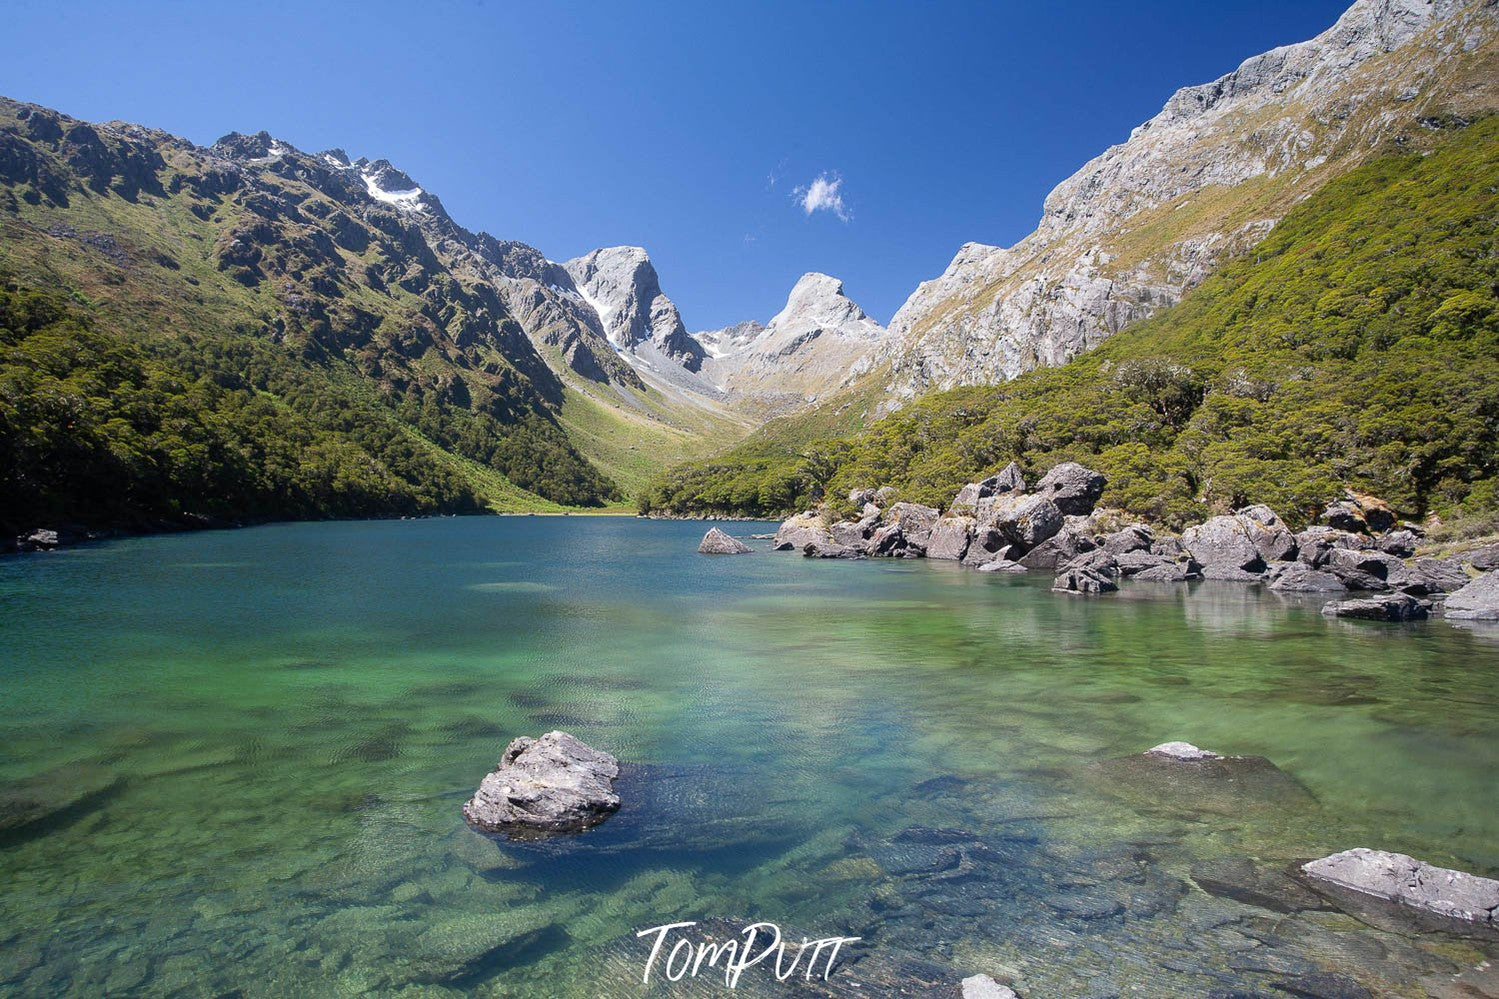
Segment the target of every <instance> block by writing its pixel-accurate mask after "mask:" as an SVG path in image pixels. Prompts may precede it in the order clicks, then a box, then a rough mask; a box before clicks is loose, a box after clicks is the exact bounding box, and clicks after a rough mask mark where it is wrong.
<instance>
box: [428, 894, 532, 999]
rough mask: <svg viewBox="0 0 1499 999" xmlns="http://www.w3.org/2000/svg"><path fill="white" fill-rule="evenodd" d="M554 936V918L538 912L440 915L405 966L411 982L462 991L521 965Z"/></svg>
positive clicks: (519, 909) (522, 909) (520, 909)
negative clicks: (482, 980)
mask: <svg viewBox="0 0 1499 999" xmlns="http://www.w3.org/2000/svg"><path fill="white" fill-rule="evenodd" d="M555 932H559V929H558V927H556V926H555V925H554V923H553V921H552V917H551V916H550V915H549V914H547V913H546V912H545V911H544V910H543V909H541V907H539V906H536V907H517V908H510V909H507V910H506V911H504V912H477V913H463V914H461V915H457V916H448V917H446V918H443V917H442V916H440V915H439V916H438V918H436V920H435V921H432V922H430V923H427V924H426V928H425V929H423V930H422V932H421V933H419V934H418V935H417V936H416V937H415V939H414V940H412V941H411V942H410V944H409V951H408V954H407V961H408V963H409V965H410V968H411V974H412V978H413V980H414V981H418V982H432V983H436V984H442V985H449V986H455V987H463V986H467V985H472V984H473V983H474V981H475V980H477V979H480V978H485V977H488V976H490V975H493V974H494V973H496V972H497V971H499V970H500V969H503V968H505V967H509V966H511V965H513V964H516V963H519V962H520V960H521V959H522V957H523V956H524V954H525V953H526V951H527V950H528V949H530V948H531V947H532V946H534V945H535V944H537V943H538V942H540V941H542V940H543V939H544V938H545V937H546V935H547V934H548V933H555Z"/></svg>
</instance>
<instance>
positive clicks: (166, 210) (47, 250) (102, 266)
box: [0, 105, 567, 512]
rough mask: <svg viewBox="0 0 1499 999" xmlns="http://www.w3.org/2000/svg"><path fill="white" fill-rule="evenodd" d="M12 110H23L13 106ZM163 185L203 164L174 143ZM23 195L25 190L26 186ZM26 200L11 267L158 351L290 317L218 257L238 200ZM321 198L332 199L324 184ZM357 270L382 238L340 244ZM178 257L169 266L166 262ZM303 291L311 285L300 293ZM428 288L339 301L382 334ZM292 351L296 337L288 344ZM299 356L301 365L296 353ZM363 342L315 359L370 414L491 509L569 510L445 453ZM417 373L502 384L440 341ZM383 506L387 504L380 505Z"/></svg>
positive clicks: (235, 219)
mask: <svg viewBox="0 0 1499 999" xmlns="http://www.w3.org/2000/svg"><path fill="white" fill-rule="evenodd" d="M7 107H13V106H11V105H7ZM166 164H167V165H166V170H165V171H164V173H163V174H162V182H163V186H164V188H165V189H166V190H167V191H170V190H171V183H170V182H171V180H172V178H173V177H174V176H176V175H178V174H179V173H180V174H183V175H187V174H191V173H193V172H194V171H195V170H196V169H197V164H196V163H195V162H194V160H193V159H192V157H190V156H188V155H186V154H183V153H181V152H174V151H171V150H168V151H167V153H166ZM17 190H18V191H20V192H21V193H22V194H24V193H25V188H24V186H22V187H21V188H18V189H17ZM34 200H35V199H33V200H28V199H26V198H25V197H19V198H12V199H11V202H10V210H9V211H0V271H3V272H4V273H6V274H8V275H10V279H11V280H13V281H14V282H16V283H17V284H18V285H19V286H21V287H28V288H46V289H57V290H59V291H62V292H63V293H64V294H66V295H67V296H68V297H69V298H70V299H71V300H72V302H73V303H74V306H75V307H76V308H77V309H79V310H81V314H82V315H83V316H85V317H87V320H88V321H89V322H91V324H92V325H93V326H94V327H96V328H98V329H101V330H103V331H106V332H109V333H111V334H115V335H119V336H122V337H124V338H126V339H127V340H128V341H130V342H132V343H135V344H139V345H143V346H145V347H147V348H148V349H149V348H150V346H151V345H152V344H160V343H162V342H163V338H170V339H173V340H176V341H178V343H179V345H180V344H182V343H190V342H194V340H195V339H201V340H205V341H206V340H210V339H211V340H218V341H224V340H232V339H233V338H235V337H236V336H244V335H252V336H264V335H265V331H267V330H270V329H272V328H274V327H275V325H276V323H277V321H278V319H279V318H280V317H281V316H282V315H283V314H284V312H285V309H284V306H283V303H282V302H280V301H278V297H277V296H278V286H279V285H281V284H282V282H281V281H280V280H267V281H262V282H260V283H259V284H258V285H256V286H254V287H247V286H246V285H244V284H242V283H240V282H237V281H235V280H233V279H232V277H231V275H230V274H228V273H226V272H225V271H223V270H222V269H221V268H220V267H219V266H218V262H217V260H216V259H215V249H216V241H217V240H218V239H219V238H220V236H221V234H222V233H224V232H225V231H228V230H230V229H233V228H234V227H236V226H238V225H241V224H245V223H250V222H253V221H254V219H253V217H251V216H250V215H249V214H248V213H245V212H243V211H242V210H241V209H240V206H239V205H238V204H236V202H235V201H234V200H233V199H225V200H224V201H222V202H221V203H219V204H217V205H215V206H214V215H213V217H212V218H211V219H204V218H200V217H199V216H198V215H196V214H194V213H193V212H192V211H190V210H189V209H190V207H191V202H190V199H188V198H186V197H184V196H182V195H179V194H176V193H172V194H166V193H163V192H162V191H157V192H154V193H153V192H142V193H139V194H137V195H135V196H134V197H122V196H118V195H116V194H115V192H113V191H108V192H99V191H88V190H83V189H79V190H76V191H72V192H70V197H69V198H68V199H67V203H66V204H65V205H60V204H54V203H49V202H48V201H46V200H40V201H36V202H35V203H33V201H34ZM310 200H311V201H319V200H323V199H322V198H321V196H320V195H318V194H317V193H316V192H312V194H311V198H310ZM70 230H71V231H72V232H73V233H77V234H83V235H85V236H88V237H92V236H93V234H107V235H108V236H110V237H112V238H113V239H114V240H115V241H116V247H117V248H116V249H115V250H113V251H110V252H105V251H103V250H101V248H99V247H98V246H97V245H90V244H89V243H88V242H86V241H85V240H84V239H80V238H78V237H77V236H74V235H69V234H68V233H69V231H70ZM338 252H339V253H340V255H341V257H342V258H343V261H344V266H345V268H346V270H347V272H348V273H350V274H357V273H361V272H363V270H364V269H365V268H366V267H367V266H369V265H379V264H381V263H382V258H381V251H380V248H379V246H378V244H376V243H374V242H372V243H371V244H370V245H369V246H368V248H366V249H365V250H364V251H362V252H353V251H351V250H349V249H347V248H342V249H340V250H339V251H338ZM162 261H168V262H169V263H165V264H164V263H162ZM299 290H300V289H299ZM422 304H423V303H422V301H421V299H420V297H419V296H417V295H415V294H412V293H411V292H409V291H406V290H405V289H403V288H402V287H401V286H400V285H399V284H396V283H394V282H391V283H388V284H387V286H386V288H385V289H383V290H376V289H374V288H372V287H370V286H369V285H367V284H364V283H361V282H343V283H341V285H340V288H339V292H338V294H337V296H336V297H334V298H333V299H331V300H330V313H331V314H332V315H333V316H334V317H335V318H337V317H340V316H354V315H357V314H359V313H365V314H371V315H374V316H377V317H380V318H381V323H382V325H381V329H380V331H379V335H380V336H385V335H386V331H387V330H389V331H391V333H392V334H397V332H398V331H400V330H401V329H403V328H409V327H410V326H411V325H412V324H413V321H414V320H415V319H419V311H420V309H421V307H422ZM287 348H288V351H287V352H288V355H290V354H292V353H293V349H294V345H293V344H291V343H288V345H287ZM490 353H493V354H494V356H493V357H486V358H485V359H486V360H488V361H489V362H491V367H493V368H494V369H496V370H501V371H503V370H508V369H509V368H510V365H509V361H508V359H506V358H504V357H503V356H501V355H499V354H498V352H494V351H491V352H490ZM287 360H288V363H299V362H297V361H295V360H293V359H292V358H290V357H288V359H287ZM356 361H357V358H356V357H355V356H354V352H353V351H352V350H350V351H346V352H345V354H344V356H339V355H337V354H334V355H332V356H323V357H319V358H317V359H316V362H315V363H314V364H312V365H310V366H309V370H310V371H311V372H312V373H313V375H314V377H315V378H321V379H324V380H326V382H328V383H329V384H330V386H336V388H337V390H338V391H339V392H340V393H342V394H343V395H344V396H346V397H352V398H357V399H359V400H361V406H360V409H361V418H370V419H376V420H388V421H390V422H391V423H392V424H393V425H395V426H397V427H398V428H399V429H400V430H401V431H402V432H404V433H407V434H408V435H409V436H410V438H411V440H412V441H413V442H415V443H417V444H418V445H419V447H420V449H421V450H422V451H424V452H425V453H426V454H427V455H428V456H429V457H430V458H431V460H432V461H433V462H434V463H435V464H436V465H437V466H441V467H442V468H445V469H447V470H448V471H450V472H452V473H455V474H456V475H457V476H458V477H459V478H461V479H462V480H463V481H464V482H465V483H467V485H468V487H469V488H470V489H471V490H472V491H473V492H474V493H475V494H476V495H477V497H478V498H479V500H480V502H481V504H482V505H484V506H487V507H489V508H490V509H494V510H498V511H537V510H561V509H566V508H567V507H564V506H563V505H561V504H558V503H555V502H552V501H551V500H547V499H544V498H543V497H541V496H538V495H537V494H536V493H534V492H531V491H528V490H526V489H523V488H521V487H519V486H517V485H516V484H514V483H513V482H511V481H510V480H509V479H507V478H506V477H505V475H504V474H502V473H501V472H500V471H499V470H497V469H495V468H490V467H486V466H484V465H481V464H479V463H478V462H475V461H473V460H471V459H469V458H465V457H463V456H461V455H460V454H457V453H454V452H453V451H451V450H447V449H444V448H443V447H441V446H439V445H438V444H436V443H434V442H433V441H432V440H431V439H429V438H427V437H424V436H423V435H422V433H421V432H419V431H417V430H415V429H414V428H413V427H411V426H409V425H405V424H403V423H402V420H401V419H400V418H399V417H397V415H396V414H395V412H394V411H393V410H392V408H391V400H390V398H389V395H388V393H385V392H383V391H382V389H381V387H380V386H379V385H377V384H376V383H374V382H372V381H371V380H370V379H369V378H368V377H367V375H366V374H365V373H363V372H361V371H360V370H359V366H358V365H357V363H356ZM403 363H408V364H409V368H410V370H411V371H412V372H414V373H416V374H417V375H419V376H420V375H426V376H428V377H430V378H440V377H456V378H460V379H464V380H465V381H468V382H469V383H470V386H469V387H470V391H471V392H472V394H473V395H474V396H475V397H477V398H483V397H484V394H485V393H487V392H491V391H493V389H492V386H491V385H487V384H484V383H483V382H481V380H480V379H479V378H478V377H476V375H475V374H474V372H473V370H472V369H468V370H465V369H464V368H461V367H457V366H455V365H453V364H452V363H451V362H450V359H449V358H448V357H445V356H444V355H443V353H442V352H441V351H440V350H439V349H438V347H437V346H436V345H429V346H428V347H427V348H426V349H425V352H424V353H421V354H419V355H417V356H413V357H411V358H409V359H406V361H405V362H403ZM371 512H379V511H371Z"/></svg>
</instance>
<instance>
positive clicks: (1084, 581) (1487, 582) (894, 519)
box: [710, 461, 1499, 621]
mask: <svg viewBox="0 0 1499 999" xmlns="http://www.w3.org/2000/svg"><path fill="white" fill-rule="evenodd" d="M1107 484H1108V483H1107V480H1106V479H1105V477H1104V476H1103V475H1102V474H1101V473H1099V472H1096V471H1094V470H1092V469H1090V468H1087V467H1086V466H1084V465H1080V464H1078V463H1077V462H1072V461H1068V462H1062V463H1061V464H1058V465H1056V466H1054V467H1053V468H1052V469H1050V470H1049V471H1048V472H1047V473H1046V474H1045V475H1044V476H1042V477H1041V479H1040V481H1038V482H1037V483H1036V484H1035V486H1034V487H1028V486H1027V484H1026V481H1025V476H1024V474H1023V473H1022V472H1021V470H1020V467H1019V466H1018V465H1016V464H1014V463H1011V464H1010V465H1009V466H1008V467H1006V468H1004V469H1003V470H1002V471H1000V472H998V473H997V474H995V475H991V476H989V477H988V478H986V479H983V480H981V481H979V482H970V483H968V484H967V485H965V486H963V488H961V489H959V490H958V492H957V495H956V496H954V497H953V499H952V502H951V503H950V504H949V505H948V507H947V509H946V510H939V509H938V508H936V507H931V506H924V505H922V504H919V503H907V502H899V501H897V500H896V493H895V490H893V489H891V488H890V487H888V486H887V487H883V488H881V489H877V490H876V489H855V490H853V491H852V492H850V493H849V496H848V500H849V503H850V504H852V505H854V506H855V507H857V508H858V509H859V514H858V516H857V517H856V518H853V517H839V516H838V515H837V514H836V513H835V512H834V511H833V509H832V508H831V507H830V506H828V505H824V506H822V507H820V508H817V509H812V510H806V511H804V512H802V513H798V514H796V515H795V516H792V517H790V518H788V519H787V520H786V521H784V522H783V523H782V524H781V526H780V529H779V530H777V531H776V533H775V536H774V539H773V547H774V548H775V549H776V550H778V551H800V552H801V553H802V554H803V555H806V556H808V557H811V558H833V559H863V558H932V559H943V560H946V561H951V562H959V563H961V564H962V565H965V566H969V567H971V568H975V569H978V570H980V571H983V572H1050V573H1052V574H1053V576H1054V582H1053V586H1052V588H1053V589H1054V590H1056V591H1057V592H1059V593H1067V594H1073V595H1079V596H1090V595H1091V596H1096V595H1100V594H1106V593H1111V592H1114V591H1116V590H1117V589H1118V588H1119V581H1120V580H1122V579H1132V580H1135V581H1138V582H1148V583H1185V582H1191V581H1194V580H1199V579H1217V580H1230V581H1237V582H1244V583H1257V584H1260V585H1263V586H1266V587H1268V588H1269V589H1271V590H1275V591H1277V592H1280V593H1324V594H1327V595H1328V596H1329V597H1332V598H1334V599H1332V600H1330V601H1329V602H1328V603H1327V604H1326V606H1325V607H1324V608H1323V613H1324V614H1326V615H1328V616H1329V617H1342V618H1352V619H1365V620H1378V621H1414V620H1421V619H1424V618H1426V617H1428V616H1431V615H1433V614H1436V613H1441V611H1442V607H1443V604H1444V602H1445V606H1446V615H1447V616H1448V617H1451V618H1454V619H1467V620H1499V573H1495V572H1494V571H1493V570H1494V569H1495V568H1496V567H1499V546H1490V547H1489V548H1482V549H1478V550H1477V551H1473V552H1468V553H1466V554H1464V555H1462V556H1455V557H1451V558H1440V559H1439V558H1431V557H1425V556H1423V557H1416V555H1415V553H1416V549H1417V547H1418V546H1419V545H1420V543H1421V541H1422V539H1423V538H1424V536H1425V532H1424V531H1423V530H1422V528H1421V527H1420V526H1419V525H1417V524H1413V523H1410V522H1402V521H1400V520H1399V519H1398V518H1397V517H1396V515H1395V513H1394V511H1392V510H1391V509H1390V507H1389V506H1388V505H1387V504H1385V503H1384V502H1382V501H1381V500H1379V499H1377V498H1375V497H1372V496H1365V495H1361V494H1358V493H1353V492H1349V493H1346V494H1345V495H1344V496H1343V498H1341V499H1339V500H1337V501H1336V502H1334V503H1332V504H1330V505H1329V506H1328V507H1327V508H1326V510H1325V511H1324V512H1323V514H1322V516H1321V517H1320V518H1319V522H1318V523H1316V524H1313V525H1312V526H1310V527H1308V528H1306V529H1305V530H1302V531H1300V532H1296V531H1292V530H1291V528H1290V527H1288V526H1287V525H1286V523H1285V522H1284V521H1282V520H1281V519H1280V517H1279V516H1277V515H1276V513H1275V511H1274V510H1272V509H1270V508H1269V507H1268V506H1264V505H1263V504H1257V505H1254V506H1246V507H1243V508H1242V509H1239V510H1235V511H1233V512H1232V513H1226V514H1222V515H1219V516H1216V517H1210V518H1208V519H1207V520H1206V521H1204V522H1203V523H1201V524H1195V525H1193V526H1191V527H1188V528H1187V529H1186V530H1184V531H1182V532H1181V534H1180V535H1179V536H1178V535H1173V534H1172V533H1170V532H1167V531H1164V530H1162V529H1159V528H1157V527H1154V526H1152V525H1149V524H1145V523H1139V522H1129V521H1128V520H1127V518H1125V517H1124V516H1123V515H1122V514H1120V513H1119V512H1118V511H1111V510H1099V509H1097V504H1098V500H1099V498H1100V497H1101V496H1102V495H1103V491H1104V487H1105V486H1106V485H1107ZM710 533H711V532H710Z"/></svg>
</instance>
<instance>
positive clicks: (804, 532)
mask: <svg viewBox="0 0 1499 999" xmlns="http://www.w3.org/2000/svg"><path fill="white" fill-rule="evenodd" d="M832 543H833V534H832V532H831V531H829V530H828V526H827V524H825V523H824V522H823V519H822V516H821V515H820V514H818V512H817V511H816V510H808V511H806V512H805V513H799V514H796V515H795V516H794V517H788V518H786V520H784V521H782V522H781V526H780V529H779V530H777V531H776V536H775V548H776V551H800V550H801V549H803V548H805V547H807V546H808V545H811V544H818V545H828V544H832Z"/></svg>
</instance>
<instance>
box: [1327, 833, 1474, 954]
mask: <svg viewBox="0 0 1499 999" xmlns="http://www.w3.org/2000/svg"><path fill="white" fill-rule="evenodd" d="M1301 870H1302V873H1304V874H1305V875H1306V877H1307V880H1308V881H1310V882H1311V885H1312V887H1313V888H1315V889H1316V890H1317V891H1319V892H1321V893H1322V894H1324V895H1326V896H1327V897H1328V898H1329V899H1330V900H1331V901H1333V902H1334V903H1336V904H1337V905H1338V907H1339V908H1342V909H1344V911H1346V912H1348V913H1349V914H1351V915H1354V916H1357V917H1358V918H1360V919H1362V920H1364V921H1365V922H1368V923H1370V924H1372V925H1374V926H1378V927H1381V928H1383V929H1391V930H1395V931H1397V932H1402V931H1409V930H1411V929H1419V930H1445V931H1447V932H1453V933H1457V934H1460V935H1462V936H1473V937H1483V938H1488V939H1499V881H1493V880H1490V879H1489V878H1481V877H1478V876H1477V875H1474V874H1466V873H1464V872H1462V871H1453V870H1448V869H1446V868H1444V867H1432V866H1431V865H1430V864H1427V863H1425V862H1423V861H1420V860H1416V859H1415V858H1414V857H1407V856H1406V855H1405V854H1403V853H1387V852H1385V851H1384V850H1367V849H1364V848H1362V847H1359V848H1356V849H1353V850H1344V851H1343V852H1342V853H1335V854H1333V855H1332V856H1330V857H1323V858H1322V859H1321V860H1314V861H1312V862H1311V863H1309V864H1303V865H1302V867H1301Z"/></svg>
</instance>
